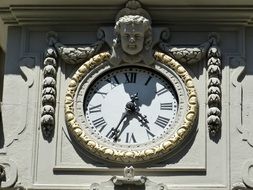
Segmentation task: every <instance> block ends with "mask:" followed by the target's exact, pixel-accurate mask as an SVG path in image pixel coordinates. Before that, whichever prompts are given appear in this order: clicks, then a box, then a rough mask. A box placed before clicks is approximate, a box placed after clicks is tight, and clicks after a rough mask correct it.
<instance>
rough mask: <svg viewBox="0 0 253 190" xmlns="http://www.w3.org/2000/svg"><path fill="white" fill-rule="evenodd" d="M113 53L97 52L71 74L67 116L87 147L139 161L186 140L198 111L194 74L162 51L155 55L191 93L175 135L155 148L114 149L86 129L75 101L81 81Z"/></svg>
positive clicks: (123, 159) (111, 157) (114, 158)
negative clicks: (191, 74) (190, 73)
mask: <svg viewBox="0 0 253 190" xmlns="http://www.w3.org/2000/svg"><path fill="white" fill-rule="evenodd" d="M110 57H111V55H110V53H109V52H105V53H100V54H98V55H96V56H94V57H93V58H91V59H90V60H89V61H87V62H85V63H84V64H83V65H81V67H80V68H79V69H78V70H77V71H76V73H75V74H74V76H73V77H72V78H71V80H70V83H69V86H68V88H67V93H66V97H65V119H66V123H67V126H68V128H69V131H70V132H71V133H72V134H73V136H74V137H75V138H76V140H77V141H78V142H80V144H81V146H83V147H84V148H86V149H89V150H90V151H92V152H94V154H97V155H99V156H100V157H104V158H106V159H107V160H108V159H109V160H112V161H117V162H121V163H122V162H130V161H131V162H139V161H143V160H145V159H147V158H150V159H151V158H156V157H157V155H158V154H159V153H164V152H166V153H168V152H171V151H172V150H173V149H174V148H175V147H176V146H177V145H178V144H180V143H181V142H182V141H183V140H184V138H185V137H186V135H187V134H188V133H189V132H190V129H191V128H192V126H193V123H194V120H195V118H196V116H197V113H198V101H197V94H196V90H195V88H194V85H193V81H192V78H191V76H190V75H189V74H188V72H187V71H186V70H185V69H184V67H183V66H181V65H180V64H179V63H178V62H177V61H175V60H174V59H173V58H171V57H169V56H168V55H165V54H164V53H161V52H155V54H154V58H155V59H156V60H157V61H159V62H161V63H162V64H164V65H167V66H168V67H170V68H171V69H172V70H174V71H175V73H176V74H177V75H178V76H179V77H180V78H181V79H182V81H183V82H184V85H185V88H186V90H187V95H188V109H187V110H188V111H187V113H186V114H185V117H184V123H183V124H182V126H181V127H180V128H179V129H178V130H177V131H176V132H175V134H174V136H173V137H171V138H168V139H167V140H166V141H163V142H162V143H161V144H160V146H155V147H153V148H152V149H146V150H142V151H126V150H115V149H112V148H110V147H105V146H103V145H101V144H98V143H97V142H96V141H94V140H93V139H92V138H91V137H89V136H88V135H87V134H86V133H85V131H84V130H83V129H82V128H81V126H80V125H79V123H78V122H77V120H76V116H75V111H74V106H73V104H74V97H75V94H76V91H77V88H78V85H79V83H80V82H81V80H82V79H83V78H84V77H85V76H86V74H87V73H88V72H90V71H91V70H92V69H93V68H94V67H95V66H98V65H100V64H102V63H103V62H105V61H107V60H108V59H109V58H110Z"/></svg>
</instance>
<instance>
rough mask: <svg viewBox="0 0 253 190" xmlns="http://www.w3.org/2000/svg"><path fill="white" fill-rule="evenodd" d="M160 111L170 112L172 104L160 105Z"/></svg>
mask: <svg viewBox="0 0 253 190" xmlns="http://www.w3.org/2000/svg"><path fill="white" fill-rule="evenodd" d="M160 109H161V110H172V102H170V103H160Z"/></svg>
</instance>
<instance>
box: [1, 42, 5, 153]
mask: <svg viewBox="0 0 253 190" xmlns="http://www.w3.org/2000/svg"><path fill="white" fill-rule="evenodd" d="M4 59H5V52H4V51H3V49H2V48H1V47H0V102H1V103H2V95H3V78H4ZM0 106H1V105H0ZM0 112H1V114H0V149H1V148H3V147H4V131H3V122H2V111H1V109H0Z"/></svg>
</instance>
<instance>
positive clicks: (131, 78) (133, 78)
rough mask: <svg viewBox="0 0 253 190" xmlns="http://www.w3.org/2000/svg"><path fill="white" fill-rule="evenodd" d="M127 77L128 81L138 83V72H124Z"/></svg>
mask: <svg viewBox="0 0 253 190" xmlns="http://www.w3.org/2000/svg"><path fill="white" fill-rule="evenodd" d="M124 75H125V77H126V83H136V75H137V73H124Z"/></svg>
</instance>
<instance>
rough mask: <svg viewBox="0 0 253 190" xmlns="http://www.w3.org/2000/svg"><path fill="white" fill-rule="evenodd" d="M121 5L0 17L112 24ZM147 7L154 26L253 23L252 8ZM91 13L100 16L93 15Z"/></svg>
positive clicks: (28, 9)
mask: <svg viewBox="0 0 253 190" xmlns="http://www.w3.org/2000/svg"><path fill="white" fill-rule="evenodd" d="M121 6H122V3H121V4H118V5H111V6H108V5H104V6H101V5H100V6H98V5H97V6H94V5H93V6H91V5H90V6H87V5H81V6H80V5H78V6H77V5H74V4H73V5H72V6H70V5H69V6H64V5H52V6H48V5H10V6H9V7H0V17H1V18H2V20H3V22H4V23H5V24H11V25H33V24H80V23H84V22H85V23H87V24H88V23H93V24H95V23H97V24H103V23H111V22H113V17H112V15H116V14H117V12H118V9H119V7H121ZM147 8H148V10H149V13H150V15H152V18H153V21H154V22H155V23H177V24H189V23H191V24H192V23H198V24H205V23H208V24H212V23H215V24H234V25H252V24H253V19H252V18H253V5H249V6H242V5H241V6H240V5H238V6H236V7H235V6H232V5H228V6H226V7H224V6H217V5H213V6H195V7H189V6H169V5H166V6H162V7H161V6H157V5H152V6H151V5H150V6H148V7H147ZM161 11H162V12H163V14H162V16H160V12H161ZM93 12H99V13H100V14H97V15H96V14H93ZM178 12H180V13H181V14H178ZM214 12H215V14H214ZM193 13H194V14H193ZM62 15H64V17H63V16H62ZM90 15H92V17H90ZM167 18H170V20H168V19H167ZM235 18H236V19H235Z"/></svg>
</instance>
